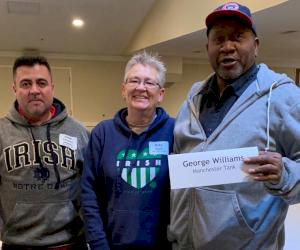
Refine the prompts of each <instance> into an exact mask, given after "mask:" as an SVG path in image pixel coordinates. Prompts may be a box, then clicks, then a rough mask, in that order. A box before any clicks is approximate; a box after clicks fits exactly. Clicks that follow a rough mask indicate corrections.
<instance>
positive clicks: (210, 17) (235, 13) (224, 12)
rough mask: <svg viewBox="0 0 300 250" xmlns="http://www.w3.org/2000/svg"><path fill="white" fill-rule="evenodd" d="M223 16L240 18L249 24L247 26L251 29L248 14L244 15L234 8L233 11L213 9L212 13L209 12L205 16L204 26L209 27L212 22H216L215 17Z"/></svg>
mask: <svg viewBox="0 0 300 250" xmlns="http://www.w3.org/2000/svg"><path fill="white" fill-rule="evenodd" d="M223 17H236V18H239V19H242V20H244V21H245V22H246V23H247V24H248V25H249V27H250V28H251V29H253V28H252V24H253V23H252V20H251V19H250V18H249V17H248V16H246V15H245V14H244V13H242V12H240V11H238V10H235V11H232V10H218V11H214V12H213V13H211V14H209V15H208V16H207V17H206V20H205V24H206V27H207V28H211V27H212V25H214V23H215V22H216V20H217V19H219V18H223Z"/></svg>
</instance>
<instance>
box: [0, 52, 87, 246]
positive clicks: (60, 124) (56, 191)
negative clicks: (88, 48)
mask: <svg viewBox="0 0 300 250" xmlns="http://www.w3.org/2000/svg"><path fill="white" fill-rule="evenodd" d="M13 80H14V83H13V90H14V93H15V97H16V101H15V102H14V103H13V105H12V107H11V109H10V111H9V113H8V114H7V115H6V116H5V117H3V118H1V119H0V131H1V133H0V177H1V181H0V220H1V224H2V226H1V240H2V241H3V246H2V249H3V250H14V249H18V250H28V249H43V250H46V249H52V250H56V249H57V250H58V249H59V250H84V249H86V243H85V240H84V235H83V222H82V220H81V218H80V216H79V203H78V200H79V191H80V190H79V182H80V176H81V172H82V166H83V151H84V149H85V147H86V145H87V142H88V137H89V133H88V131H87V130H86V129H85V128H84V127H83V126H82V125H81V124H79V123H78V122H77V121H75V120H74V119H73V118H71V117H69V116H68V114H67V111H66V108H65V106H64V104H63V103H62V102H61V101H59V100H58V99H56V98H54V85H53V82H52V75H51V69H50V66H49V64H48V62H47V60H46V58H44V57H39V56H38V57H20V58H17V59H16V61H15V63H14V66H13Z"/></svg>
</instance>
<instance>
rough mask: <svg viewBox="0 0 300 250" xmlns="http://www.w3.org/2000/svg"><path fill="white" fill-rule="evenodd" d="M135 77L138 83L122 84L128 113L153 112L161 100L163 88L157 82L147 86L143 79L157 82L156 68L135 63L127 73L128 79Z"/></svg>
mask: <svg viewBox="0 0 300 250" xmlns="http://www.w3.org/2000/svg"><path fill="white" fill-rule="evenodd" d="M131 79H135V80H137V82H140V83H139V84H137V85H135V86H132V85H131V84H127V83H126V82H125V83H123V84H122V96H123V98H124V100H125V102H126V104H127V107H128V114H129V113H131V112H134V111H145V112H147V113H153V114H154V112H155V109H156V107H157V106H158V105H159V103H160V102H161V101H162V99H163V96H164V93H165V90H164V88H162V87H160V86H159V85H158V84H156V85H155V86H153V87H151V88H148V87H146V86H145V84H144V82H145V81H150V82H153V83H154V82H155V83H157V70H156V69H155V68H153V67H151V66H149V65H146V66H144V65H142V64H136V65H134V66H133V67H132V68H131V69H130V70H129V71H128V74H127V82H128V80H131Z"/></svg>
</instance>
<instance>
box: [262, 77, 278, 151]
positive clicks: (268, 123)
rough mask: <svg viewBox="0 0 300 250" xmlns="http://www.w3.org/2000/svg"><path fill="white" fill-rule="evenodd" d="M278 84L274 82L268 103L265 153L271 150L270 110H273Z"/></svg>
mask: <svg viewBox="0 0 300 250" xmlns="http://www.w3.org/2000/svg"><path fill="white" fill-rule="evenodd" d="M276 83H277V82H273V83H272V85H271V87H270V89H269V96H268V103H267V145H266V147H265V151H269V149H270V108H271V97H272V91H273V87H274V86H275V84H276Z"/></svg>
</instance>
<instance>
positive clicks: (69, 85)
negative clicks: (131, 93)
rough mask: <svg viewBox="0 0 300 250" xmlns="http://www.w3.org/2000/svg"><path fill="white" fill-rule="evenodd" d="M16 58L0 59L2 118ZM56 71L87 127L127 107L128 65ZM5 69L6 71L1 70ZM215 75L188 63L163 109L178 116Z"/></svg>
mask: <svg viewBox="0 0 300 250" xmlns="http://www.w3.org/2000/svg"><path fill="white" fill-rule="evenodd" d="M13 60H14V59H13V58H0V72H2V71H3V70H4V71H5V72H4V73H3V74H1V75H0V84H1V85H0V86H1V87H0V90H1V93H0V94H1V95H2V96H5V98H3V99H1V107H3V108H4V110H3V109H2V110H1V111H2V112H1V116H2V115H4V114H5V113H6V112H7V109H8V107H9V106H10V105H11V101H12V100H13V99H14V95H13V92H12V88H11V82H12V80H11V79H9V78H10V77H11V76H10V75H11V69H10V67H11V64H12V63H13ZM49 62H50V64H51V65H52V67H53V68H54V70H53V74H54V81H55V82H54V83H55V90H56V96H58V97H59V98H61V99H62V100H63V101H64V102H66V104H67V107H68V109H69V111H70V113H72V115H73V116H74V117H75V118H76V119H78V120H80V121H82V122H83V123H84V124H85V125H86V126H89V127H93V126H94V125H95V124H97V123H98V122H99V121H101V120H103V119H109V118H112V117H113V115H114V114H115V112H116V111H117V110H118V109H120V108H121V107H123V106H124V103H123V100H122V98H121V93H120V92H121V82H122V78H123V70H124V66H125V61H106V62H105V61H96V60H90V61H89V60H61V59H49ZM1 65H2V67H1ZM274 69H275V70H276V71H277V72H284V73H287V74H288V75H289V76H290V77H291V78H293V79H294V78H295V72H296V71H295V69H294V68H286V67H285V68H280V67H274ZM211 72H212V70H211V68H210V66H209V65H208V64H197V63H189V62H185V63H183V65H182V75H181V77H180V78H179V80H178V81H177V82H175V83H172V84H171V85H170V86H169V87H168V88H167V89H166V95H165V98H164V101H163V102H162V106H163V107H164V108H165V109H166V110H167V111H168V113H169V114H170V115H171V116H176V114H177V111H178V108H179V107H180V105H181V103H182V101H183V100H184V99H185V97H186V95H187V92H188V90H189V89H190V87H191V85H192V83H194V82H196V81H200V80H203V79H205V78H206V77H207V76H208V75H209V74H210V73H211Z"/></svg>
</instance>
